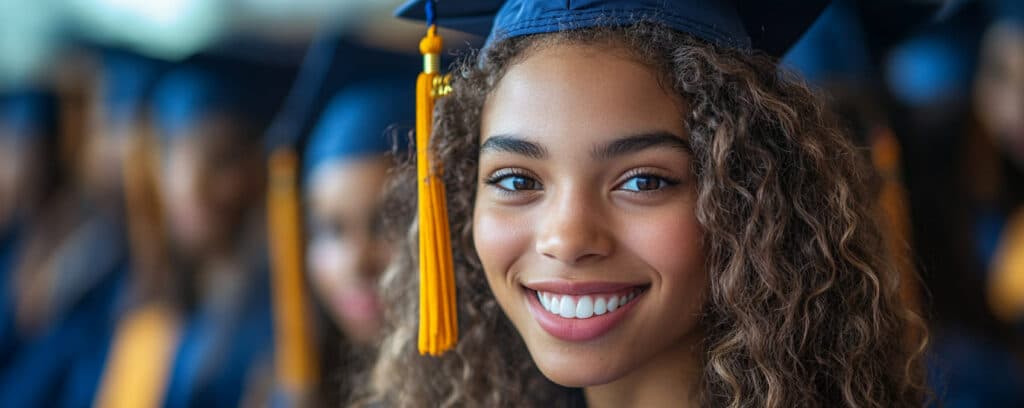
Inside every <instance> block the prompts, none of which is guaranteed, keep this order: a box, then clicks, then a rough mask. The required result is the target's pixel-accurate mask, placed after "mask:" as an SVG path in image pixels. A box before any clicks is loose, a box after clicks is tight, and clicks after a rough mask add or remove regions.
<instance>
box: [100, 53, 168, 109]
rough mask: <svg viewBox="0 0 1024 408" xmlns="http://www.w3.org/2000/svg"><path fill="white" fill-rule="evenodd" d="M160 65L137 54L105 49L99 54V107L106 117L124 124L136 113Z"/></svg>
mask: <svg viewBox="0 0 1024 408" xmlns="http://www.w3.org/2000/svg"><path fill="white" fill-rule="evenodd" d="M162 69H163V67H162V65H161V64H160V63H159V62H157V61H155V60H151V59H148V58H145V57H142V56H139V55H135V54H131V53H127V52H121V51H113V50H110V51H107V52H105V53H104V55H103V62H102V71H101V75H102V78H103V82H102V85H103V87H102V91H103V108H104V112H105V113H106V118H105V119H106V120H107V121H108V122H110V123H113V124H122V123H127V122H128V121H131V120H133V119H134V118H136V117H137V116H138V114H139V113H140V109H142V106H143V102H144V101H145V99H146V98H147V97H148V95H149V93H150V91H151V90H152V86H153V83H154V81H155V80H156V78H157V76H158V75H159V74H160V71H161V70H162Z"/></svg>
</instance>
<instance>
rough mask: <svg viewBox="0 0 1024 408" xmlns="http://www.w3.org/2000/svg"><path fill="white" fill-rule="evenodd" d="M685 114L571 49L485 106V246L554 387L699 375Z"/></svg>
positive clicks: (640, 80)
mask: <svg viewBox="0 0 1024 408" xmlns="http://www.w3.org/2000/svg"><path fill="white" fill-rule="evenodd" d="M682 111H683V104H682V103H681V102H680V101H678V100H677V99H676V98H673V97H672V96H670V95H669V94H668V93H666V91H665V90H664V89H662V87H661V86H659V84H658V81H657V80H656V77H655V76H654V75H653V73H652V72H651V71H650V70H649V69H648V68H646V67H644V66H642V65H640V64H638V63H635V62H633V61H632V60H630V59H628V58H626V57H622V56H618V55H616V54H614V53H609V52H608V51H607V50H603V51H602V50H598V49H597V48H589V47H582V46H570V45H562V46H556V47H550V48H545V49H541V50H540V51H537V52H535V53H533V54H530V55H529V56H528V57H527V58H526V59H525V60H523V61H522V62H520V63H518V64H517V65H515V66H513V67H511V68H510V69H509V70H508V72H507V74H506V75H505V77H504V78H503V79H502V80H501V83H500V84H498V86H497V88H496V89H495V90H494V91H493V93H492V94H491V95H490V96H489V98H488V100H487V101H486V104H485V106H484V110H483V117H482V124H481V150H480V166H479V174H478V180H479V184H478V186H477V189H478V190H477V191H478V193H477V196H476V203H475V210H474V219H473V236H474V241H475V246H476V250H477V253H478V254H479V256H480V260H481V261H482V263H483V267H484V270H485V272H486V276H487V280H488V283H489V284H490V287H491V289H492V291H493V292H494V295H495V297H496V298H497V300H498V303H499V304H500V305H501V307H502V309H503V310H504V311H505V313H506V314H507V315H508V317H509V319H511V321H512V323H513V324H514V325H515V327H516V329H517V330H518V331H519V334H520V335H521V336H522V337H523V339H524V341H525V343H526V346H527V348H528V349H529V351H530V354H531V355H532V357H533V360H534V361H535V362H536V364H537V366H538V367H539V368H540V370H541V371H542V372H543V373H544V375H546V376H547V377H548V378H550V379H551V380H553V381H554V382H556V383H559V384H562V385H565V386H577V387H579V386H582V387H587V386H595V385H601V384H607V383H611V382H614V381H617V380H620V379H626V378H631V377H632V378H636V376H641V375H644V373H651V372H654V371H656V367H659V366H665V367H670V368H669V370H670V371H663V372H671V373H676V372H680V371H682V370H683V369H682V368H680V366H685V365H686V363H685V361H690V360H688V359H689V357H690V354H691V351H690V350H691V347H692V346H693V344H695V342H696V339H697V338H699V329H698V327H697V320H698V314H699V312H700V309H701V306H702V304H703V303H704V297H705V292H706V286H707V277H706V273H705V270H704V266H703V265H704V254H703V250H702V248H701V236H702V231H701V228H700V226H699V225H698V223H697V219H696V217H695V215H694V209H695V206H696V199H697V195H696V188H695V182H696V181H695V180H694V178H693V175H692V174H691V172H690V160H691V159H690V154H689V147H688V143H687V133H686V130H685V128H684V124H683V117H682V114H681V112H682ZM673 375H675V374H673ZM647 378H651V377H650V376H648V377H647Z"/></svg>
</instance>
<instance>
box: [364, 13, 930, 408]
mask: <svg viewBox="0 0 1024 408" xmlns="http://www.w3.org/2000/svg"><path fill="white" fill-rule="evenodd" d="M565 44H571V45H582V46H601V47H602V49H605V50H607V49H613V50H615V51H616V52H620V51H621V52H624V53H626V55H628V56H630V57H631V58H634V59H636V60H637V61H639V62H641V63H642V64H644V65H645V66H648V67H650V68H651V69H652V70H653V71H654V72H656V73H658V74H659V77H660V79H661V83H662V86H664V87H665V88H666V89H667V90H670V91H671V92H672V93H673V94H675V95H680V96H681V97H682V98H683V99H684V100H685V101H687V104H688V106H689V108H690V110H689V111H688V112H686V114H685V115H682V116H681V117H680V119H681V120H683V121H684V122H685V126H686V128H687V129H688V132H689V137H690V144H691V146H692V150H693V168H692V172H693V174H694V175H695V177H696V179H697V180H698V187H697V190H698V204H697V210H696V213H697V219H698V221H699V222H700V224H701V226H702V227H703V229H704V238H703V239H704V248H705V251H706V256H707V263H706V265H707V270H708V275H709V281H710V288H709V296H708V301H707V303H706V305H705V307H704V310H703V312H702V317H701V325H702V329H703V331H704V332H705V338H704V340H703V343H702V344H701V349H700V357H701V359H702V378H701V384H700V386H701V392H700V395H701V401H702V405H708V406H728V407H755V406H758V407H761V406H765V407H790V406H829V407H832V406H852V407H894V406H900V407H904V406H920V405H921V404H922V402H923V400H924V398H925V395H926V389H925V386H924V374H923V368H922V361H921V355H922V351H923V349H924V347H925V344H926V342H927V335H926V329H925V326H924V324H923V322H922V321H921V320H920V319H919V318H918V317H917V316H916V315H915V314H913V312H912V311H911V310H909V309H908V308H907V307H905V306H904V305H903V304H901V303H900V301H899V297H898V285H899V282H898V280H899V274H898V273H897V272H896V269H895V266H894V262H892V255H891V254H890V252H889V250H888V249H887V247H886V243H885V237H884V236H883V234H882V233H881V232H880V228H879V225H878V221H877V214H878V211H877V206H876V196H875V190H874V188H873V185H874V184H875V178H876V176H875V174H874V172H873V170H872V169H871V167H870V166H869V165H868V164H867V162H866V160H865V156H864V154H862V153H863V152H861V151H858V149H856V148H855V147H854V146H853V145H852V144H851V142H850V141H849V140H848V139H847V138H846V137H844V135H843V134H842V133H841V132H840V131H839V128H838V127H837V126H836V125H835V121H834V120H833V119H832V118H831V117H830V116H829V114H828V113H827V112H825V111H823V108H822V106H823V103H821V102H820V99H819V98H818V97H817V96H816V95H814V94H813V93H812V92H811V91H810V90H809V89H808V87H807V86H806V85H804V84H803V83H802V82H801V81H799V80H798V79H796V78H795V77H794V76H792V75H790V74H787V73H785V72H783V71H781V70H779V69H778V67H777V62H776V60H775V59H773V58H771V57H769V56H765V55H763V54H761V53H758V52H754V51H748V50H735V49H726V48H720V47H717V46H714V45H711V44H707V43H705V42H702V41H700V40H698V39H695V38H692V37H691V36H689V35H686V34H683V33H679V32H676V31H674V30H671V29H669V28H666V27H664V26H661V25H658V24H652V23H640V24H636V25H633V26H630V27H603V28H589V29H581V30H570V31H563V32H558V33H550V34H539V35H531V36H523V37H515V38H510V39H506V40H503V41H500V42H497V43H495V44H493V45H491V46H489V47H488V48H487V49H485V51H484V52H482V53H479V54H470V55H468V56H466V57H465V58H463V61H462V63H461V64H459V65H458V66H457V69H456V70H455V71H454V75H453V76H454V80H453V83H452V86H453V92H452V94H451V95H450V96H448V97H446V98H444V99H443V100H442V101H440V102H439V104H438V106H437V108H436V110H435V112H434V116H435V118H434V121H435V122H434V123H435V130H434V132H435V133H434V135H433V139H432V142H431V143H432V144H431V146H430V148H431V149H432V150H433V153H434V154H435V157H437V158H438V159H439V161H440V162H441V163H443V172H444V173H443V174H444V175H445V176H444V179H445V183H446V188H447V191H448V197H449V207H448V208H449V214H450V220H451V227H452V234H453V237H452V238H453V240H452V241H453V242H452V247H453V250H454V254H453V255H454V261H455V265H456V272H455V273H456V280H457V282H458V283H457V285H458V287H457V289H458V296H459V298H458V299H459V301H458V305H459V306H458V307H459V310H458V312H459V318H460V321H459V331H460V333H462V338H461V339H460V341H459V343H458V345H457V347H456V348H455V349H454V350H453V351H451V352H449V353H447V354H445V355H444V356H443V357H441V358H434V357H422V356H419V355H417V353H416V335H417V317H418V315H419V314H418V313H417V307H418V303H417V293H418V278H417V276H418V274H417V268H416V260H415V259H414V257H415V254H416V253H417V252H416V239H417V235H416V224H415V223H414V222H413V221H414V216H415V208H413V207H412V206H411V205H412V204H411V203H412V202H414V201H415V200H409V199H408V197H410V196H411V194H414V192H415V169H414V166H413V165H412V163H406V164H405V165H404V166H403V167H401V168H400V169H399V171H400V174H399V176H398V177H397V184H396V185H395V186H393V188H392V191H391V200H390V203H391V204H390V205H391V211H392V214H393V215H394V218H393V220H394V221H395V222H396V223H397V225H399V226H401V232H400V233H402V234H407V235H406V236H405V239H407V244H408V245H407V246H405V247H404V248H403V251H402V252H403V253H402V254H401V256H400V258H399V260H398V261H397V263H396V264H394V265H393V266H392V267H391V268H390V270H389V271H388V272H387V273H386V274H385V276H384V277H383V279H382V283H381V284H382V285H383V289H382V290H383V291H384V298H385V301H386V302H387V304H388V305H389V311H388V313H387V317H386V318H387V320H388V323H387V325H386V329H385V330H386V333H387V336H386V338H385V339H384V340H383V343H382V344H381V347H380V350H379V355H378V359H377V362H376V365H375V368H374V371H373V374H372V379H371V382H372V385H371V387H372V388H371V389H370V390H368V391H367V392H368V393H370V394H371V395H369V396H366V397H367V398H368V399H369V400H375V401H378V402H382V403H384V404H385V405H387V406H423V405H428V406H523V405H526V406H572V405H578V404H581V403H582V396H581V393H580V392H579V390H573V389H567V388H562V387H560V386H558V385H556V384H554V383H552V382H550V381H549V380H547V379H546V378H544V377H543V375H542V374H541V373H540V371H539V370H538V369H537V367H536V366H535V365H534V363H533V362H532V360H531V358H530V355H529V354H528V352H527V350H526V346H525V345H524V342H523V340H522V339H521V338H520V337H519V335H518V333H517V332H516V330H515V329H514V327H513V326H512V324H511V322H510V321H509V320H508V319H507V318H506V317H505V316H504V314H503V313H502V310H501V308H500V307H499V306H498V303H497V301H496V300H495V298H494V296H493V295H492V293H491V291H490V288H489V287H488V285H487V281H486V279H485V276H484V272H483V268H482V267H481V264H480V261H479V259H478V258H477V254H476V252H475V250H474V245H473V238H472V234H473V231H472V228H471V227H472V218H473V217H472V215H473V203H474V198H475V194H476V191H475V190H476V188H475V186H476V185H477V180H476V177H477V163H478V154H479V147H480V139H479V138H480V120H481V110H482V107H483V105H484V101H485V99H486V98H487V97H488V95H489V93H490V91H491V90H492V89H494V88H495V86H496V85H497V83H498V82H499V81H500V80H501V78H502V76H503V75H504V73H505V72H506V71H507V70H508V69H509V67H510V66H513V65H514V64H516V63H517V62H519V61H522V60H523V59H525V58H527V56H528V55H530V53H531V52H534V51H536V50H537V49H540V48H542V47H550V46H558V45H565ZM410 225H411V227H410Z"/></svg>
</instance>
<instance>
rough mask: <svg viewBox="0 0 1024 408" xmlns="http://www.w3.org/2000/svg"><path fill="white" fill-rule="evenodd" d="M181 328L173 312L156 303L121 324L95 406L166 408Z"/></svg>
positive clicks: (107, 407) (133, 313)
mask: <svg viewBox="0 0 1024 408" xmlns="http://www.w3.org/2000/svg"><path fill="white" fill-rule="evenodd" d="M180 326H181V324H180V322H179V320H178V317H177V315H176V314H175V313H174V311H173V310H172V309H171V308H169V307H166V306H164V305H160V304H153V305H149V306H145V307H142V308H140V309H138V310H135V311H134V312H132V313H130V314H129V315H128V316H127V317H126V318H125V319H124V320H123V321H122V322H121V323H120V324H119V325H118V328H117V334H116V335H115V337H114V343H113V345H112V347H111V351H110V357H109V359H108V360H107V367H106V368H105V369H104V370H103V378H102V379H101V381H100V388H99V391H98V393H97V395H96V401H95V403H94V406H95V407H98V408H139V407H141V408H145V407H159V406H163V404H164V397H165V394H166V393H167V386H168V384H169V382H170V381H169V379H170V375H171V370H172V368H171V367H172V365H173V362H174V352H175V350H177V348H178V342H179V341H180V338H181V334H180V328H181V327H180Z"/></svg>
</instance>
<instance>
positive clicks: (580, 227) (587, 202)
mask: <svg viewBox="0 0 1024 408" xmlns="http://www.w3.org/2000/svg"><path fill="white" fill-rule="evenodd" d="M597 202H598V200H594V199H592V198H590V197H587V196H586V195H585V194H582V193H577V192H566V193H565V194H562V195H561V196H560V197H557V198H556V199H555V200H551V201H550V206H549V207H548V208H544V209H543V210H542V211H541V213H542V214H543V215H542V216H541V218H540V219H539V220H538V223H537V233H536V235H535V248H536V251H537V253H539V254H541V255H543V256H544V257H547V258H550V259H554V260H557V261H559V262H562V263H564V264H567V265H578V264H583V263H590V262H595V261H598V260H601V259H604V258H606V257H608V256H609V255H611V253H612V250H613V239H612V236H611V233H610V231H609V228H608V222H607V219H605V217H603V216H602V211H601V210H600V208H599V204H597Z"/></svg>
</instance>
